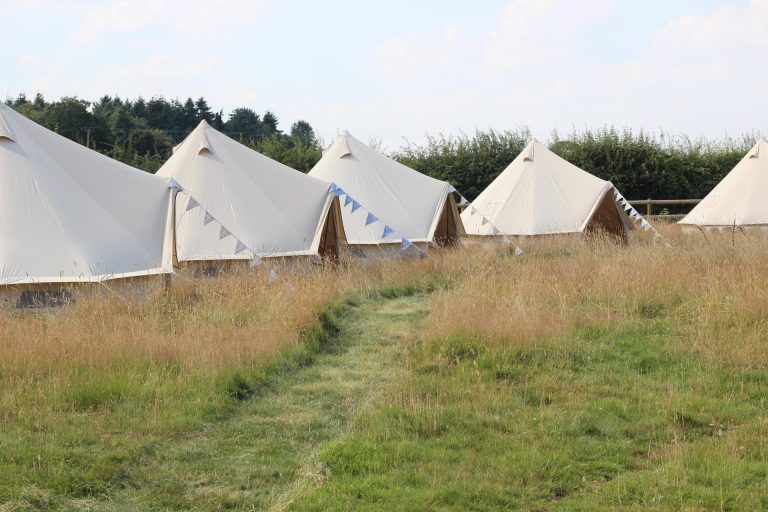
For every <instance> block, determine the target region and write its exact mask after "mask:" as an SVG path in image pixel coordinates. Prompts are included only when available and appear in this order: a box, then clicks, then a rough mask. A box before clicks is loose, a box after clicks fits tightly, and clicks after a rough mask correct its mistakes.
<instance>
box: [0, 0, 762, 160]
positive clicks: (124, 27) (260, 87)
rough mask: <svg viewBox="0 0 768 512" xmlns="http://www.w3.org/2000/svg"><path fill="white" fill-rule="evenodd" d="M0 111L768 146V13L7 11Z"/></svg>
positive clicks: (390, 5)
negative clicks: (57, 108)
mask: <svg viewBox="0 0 768 512" xmlns="http://www.w3.org/2000/svg"><path fill="white" fill-rule="evenodd" d="M0 13H1V15H2V19H3V30H2V31H1V34H0V78H2V82H1V83H2V85H0V87H2V89H0V93H3V92H4V93H5V94H6V95H8V96H15V95H17V94H18V93H19V92H26V93H27V94H28V95H29V96H32V95H34V93H36V92H41V93H43V94H44V95H45V97H46V98H47V99H55V98H58V97H60V96H74V95H77V96H79V97H81V98H85V99H96V98H98V97H100V96H101V95H103V94H112V95H114V94H117V95H120V96H122V97H130V98H135V97H137V96H139V95H141V96H144V97H145V98H149V97H151V96H153V95H163V96H165V97H166V98H175V97H178V98H182V99H184V98H186V97H187V96H192V97H195V98H197V97H199V96H204V97H205V98H207V99H208V101H209V103H210V104H211V105H212V106H214V107H217V108H223V109H224V111H225V114H226V113H228V111H230V110H231V109H232V108H234V107H237V106H248V107H250V108H252V109H254V110H256V111H257V112H259V113H261V112H263V111H265V110H267V109H271V110H273V111H275V112H276V113H277V115H278V117H279V118H280V121H281V126H282V127H283V129H288V128H289V127H290V124H291V123H292V122H293V121H295V120H297V119H301V118H303V119H306V120H307V121H309V122H310V123H311V124H312V125H313V126H314V127H315V128H316V130H317V131H318V133H319V134H320V135H321V136H322V137H323V138H324V139H325V140H326V142H329V141H330V140H331V139H332V138H333V136H334V135H335V134H336V133H337V130H343V129H347V130H349V131H350V132H351V133H352V134H353V135H355V136H357V137H358V138H361V139H363V140H368V139H369V138H371V137H373V138H377V139H380V140H381V141H383V143H384V145H385V146H386V147H389V148H394V147H397V146H399V145H401V143H402V141H403V138H406V139H408V140H411V141H416V142H420V141H423V139H424V134H425V133H427V132H428V133H432V134H436V133H446V134H452V133H457V132H459V131H460V130H463V131H465V132H472V131H473V130H474V129H475V128H483V129H485V128H495V129H499V130H502V129H507V128H516V127H518V126H521V125H527V126H530V127H531V129H532V130H533V132H534V134H535V135H536V136H538V137H539V138H542V139H546V138H548V137H549V134H550V132H551V130H552V129H559V130H561V131H569V130H570V129H571V128H572V127H574V126H575V127H577V128H583V127H599V126H602V125H605V124H613V125H616V126H619V127H629V128H633V129H639V128H645V129H650V130H654V131H658V130H659V129H664V130H665V131H668V132H674V133H687V134H689V135H692V136H698V135H705V136H708V137H720V136H722V135H724V134H726V133H727V134H729V135H733V136H738V135H740V134H741V133H744V132H751V131H756V130H759V131H762V132H763V133H766V132H768V61H767V60H766V58H767V57H768V28H767V27H768V0H752V1H749V0H644V1H636V0H481V1H476V2H467V1H466V0H462V1H454V0H387V1H386V2H368V1H364V0H320V1H314V0H283V1H280V0H250V1H247V0H117V1H113V0H73V1H61V0H60V1H54V0H0Z"/></svg>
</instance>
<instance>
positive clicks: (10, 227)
mask: <svg viewBox="0 0 768 512" xmlns="http://www.w3.org/2000/svg"><path fill="white" fill-rule="evenodd" d="M171 197H172V191H171V189H170V188H168V181H167V180H166V179H164V178H161V177H159V176H153V175H151V174H148V173H146V172H143V171H140V170H138V169H134V168H132V167H130V166H128V165H125V164H123V163H120V162H118V161H116V160H112V159H110V158H108V157H106V156H104V155H101V154H99V153H97V152H95V151H92V150H90V149H88V148H86V147H84V146H81V145H80V144H77V143H76V142H73V141H71V140H69V139H66V138H64V137H62V136H60V135H58V134H56V133H54V132H52V131H50V130H48V129H46V128H43V127H42V126H40V125H38V124H36V123H34V122H32V121H30V120H29V119H27V118H25V117H24V116H22V115H21V114H19V113H17V112H15V111H14V110H13V109H11V108H10V107H8V106H7V105H5V104H3V103H1V102H0V285H3V286H1V287H0V288H1V289H2V290H3V291H4V292H8V287H9V286H10V287H11V288H15V289H17V288H18V287H17V286H14V285H21V286H20V288H22V289H24V290H38V291H39V293H43V292H42V291H40V290H50V289H52V288H56V287H57V286H58V287H59V288H61V286H62V285H63V284H72V283H88V282H101V281H106V280H112V279H124V278H139V277H142V276H150V275H153V274H169V273H172V272H173V266H172V244H171V229H170V220H171V212H172V208H171V207H172V205H171ZM133 281H135V279H134V280H133ZM3 295H4V296H5V295H6V294H3Z"/></svg>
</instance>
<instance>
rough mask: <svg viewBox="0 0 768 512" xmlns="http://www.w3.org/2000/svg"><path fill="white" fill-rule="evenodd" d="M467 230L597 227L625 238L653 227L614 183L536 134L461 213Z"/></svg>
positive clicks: (526, 232) (539, 231)
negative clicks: (582, 166)
mask: <svg viewBox="0 0 768 512" xmlns="http://www.w3.org/2000/svg"><path fill="white" fill-rule="evenodd" d="M461 217H462V219H463V220H464V226H465V229H466V230H467V234H468V235H476V236H493V235H510V236H512V235H514V236H520V235H522V236H535V235H550V234H561V233H585V232H590V231H602V232H605V233H609V234H612V235H614V236H618V237H621V238H626V237H627V233H628V230H630V229H632V228H634V226H635V223H636V222H637V223H639V224H640V225H641V226H642V228H643V229H646V230H647V229H653V228H651V227H650V224H648V222H646V221H645V219H643V218H642V217H641V216H640V214H639V213H637V211H636V210H634V208H632V207H631V206H630V205H629V204H628V203H627V202H626V200H624V198H623V197H622V196H621V194H620V193H619V192H618V191H617V190H616V188H615V187H614V186H613V185H612V184H611V183H610V182H608V181H605V180H601V179H600V178H597V177H596V176H593V175H591V174H589V173H588V172H586V171H583V170H581V169H579V168H578V167H576V166H575V165H573V164H571V163H569V162H567V161H566V160H564V159H562V158H560V157H559V156H557V155H556V154H554V153H553V152H552V151H550V150H549V149H548V148H547V147H546V146H544V145H543V144H541V143H540V142H539V141H537V140H536V139H533V140H531V142H529V143H528V145H527V146H526V147H525V149H524V150H523V151H522V153H520V155H518V157H517V158H515V160H514V161H513V162H512V163H511V164H509V166H508V167H507V168H506V169H505V170H504V171H503V172H502V173H501V174H500V175H499V176H498V177H497V178H496V179H495V180H494V181H493V182H492V183H491V184H490V185H489V186H488V188H486V189H485V190H484V191H483V192H482V193H481V194H480V195H479V196H478V197H477V198H476V199H475V200H474V201H473V202H472V203H471V204H470V205H469V206H468V207H467V208H466V209H465V210H464V212H462V214H461Z"/></svg>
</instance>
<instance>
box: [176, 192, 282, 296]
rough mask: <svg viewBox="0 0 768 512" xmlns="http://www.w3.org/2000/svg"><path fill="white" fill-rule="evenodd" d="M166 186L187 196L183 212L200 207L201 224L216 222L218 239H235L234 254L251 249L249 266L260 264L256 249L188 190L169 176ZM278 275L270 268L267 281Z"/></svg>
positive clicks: (261, 261)
mask: <svg viewBox="0 0 768 512" xmlns="http://www.w3.org/2000/svg"><path fill="white" fill-rule="evenodd" d="M168 187H169V188H174V189H176V190H178V191H179V192H182V193H184V194H186V195H187V196H188V197H189V199H188V201H187V208H186V209H185V210H184V213H187V212H188V211H190V210H193V209H195V208H201V209H202V210H203V211H204V212H205V218H204V219H203V225H204V226H207V225H208V224H210V223H211V222H216V224H218V225H219V240H223V239H225V238H227V237H232V238H234V239H235V250H234V254H236V255H237V254H242V253H243V252H245V251H247V250H248V251H251V253H253V258H251V261H250V263H249V266H250V268H254V267H257V266H259V265H261V264H262V263H263V260H262V259H261V258H260V257H259V256H258V255H257V254H256V251H254V250H253V249H251V248H250V247H248V246H247V245H246V244H245V242H243V241H242V240H240V239H239V238H237V237H236V236H235V235H233V234H232V232H231V231H229V230H228V229H227V228H226V227H224V226H223V225H222V224H221V222H219V221H218V220H217V219H216V217H214V216H213V215H212V214H211V213H210V212H209V211H206V210H205V208H203V207H202V205H201V204H200V202H199V201H198V200H197V199H195V198H194V197H192V194H190V193H189V192H187V191H186V190H184V189H183V188H182V187H181V185H179V184H178V183H177V182H176V181H175V180H174V179H173V178H171V180H170V182H169V184H168ZM177 227H178V226H177ZM278 277H279V274H278V273H277V272H276V271H275V270H272V271H271V272H270V274H269V277H268V281H269V282H270V283H272V282H274V281H275V280H276V279H278Z"/></svg>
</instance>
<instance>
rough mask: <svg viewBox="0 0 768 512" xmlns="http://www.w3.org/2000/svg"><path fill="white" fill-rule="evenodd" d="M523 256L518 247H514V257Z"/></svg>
mask: <svg viewBox="0 0 768 512" xmlns="http://www.w3.org/2000/svg"><path fill="white" fill-rule="evenodd" d="M521 254H523V250H522V249H521V248H520V247H515V256H520V255H521Z"/></svg>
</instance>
